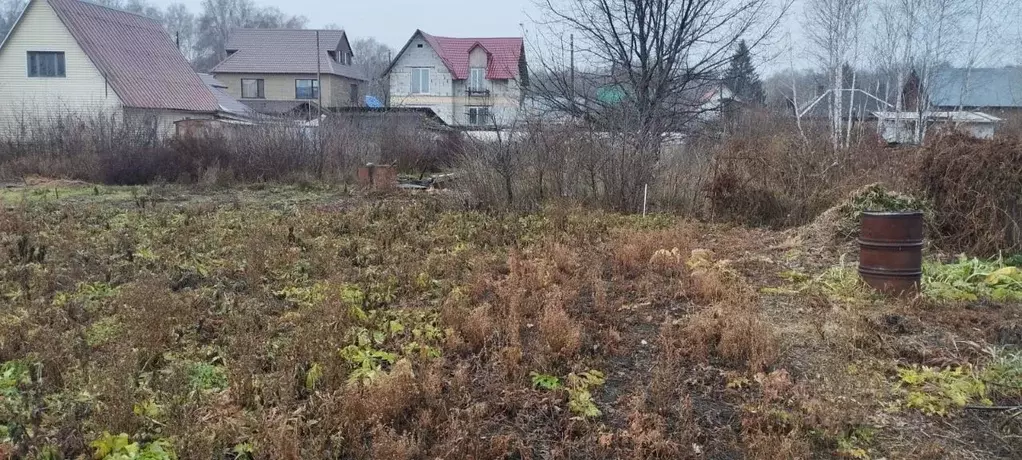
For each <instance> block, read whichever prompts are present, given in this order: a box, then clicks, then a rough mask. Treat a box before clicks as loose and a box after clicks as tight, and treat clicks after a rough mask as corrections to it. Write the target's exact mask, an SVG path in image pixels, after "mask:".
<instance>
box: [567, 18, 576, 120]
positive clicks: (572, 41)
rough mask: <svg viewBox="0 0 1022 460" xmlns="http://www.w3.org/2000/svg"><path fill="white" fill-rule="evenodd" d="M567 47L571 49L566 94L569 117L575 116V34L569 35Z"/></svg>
mask: <svg viewBox="0 0 1022 460" xmlns="http://www.w3.org/2000/svg"><path fill="white" fill-rule="evenodd" d="M569 46H570V47H571V78H570V79H571V81H570V82H569V84H570V85H571V91H569V92H568V94H570V95H571V116H572V117H574V116H575V34H571V36H570V38H569Z"/></svg>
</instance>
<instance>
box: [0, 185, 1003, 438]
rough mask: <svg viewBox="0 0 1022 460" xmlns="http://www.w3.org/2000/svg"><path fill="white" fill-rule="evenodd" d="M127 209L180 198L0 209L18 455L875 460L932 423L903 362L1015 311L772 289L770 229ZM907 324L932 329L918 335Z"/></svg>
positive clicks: (330, 198)
mask: <svg viewBox="0 0 1022 460" xmlns="http://www.w3.org/2000/svg"><path fill="white" fill-rule="evenodd" d="M175 190H178V192H177V193H181V194H180V195H178V196H175V195H174V193H175ZM263 193H265V194H263ZM136 195H141V196H147V197H165V198H164V199H165V200H166V201H159V200H156V199H154V201H152V202H149V203H146V204H144V205H143V204H141V203H140V202H139V201H137V200H136V199H135V198H134V197H132V194H130V193H126V194H125V196H126V198H124V199H123V200H121V201H116V200H113V199H112V198H110V197H111V196H110V195H107V194H106V192H105V191H101V193H100V194H99V195H98V197H97V196H93V195H85V196H80V195H79V196H75V197H74V198H73V199H72V198H65V199H63V200H57V201H52V200H51V201H43V200H41V199H38V198H37V199H36V201H33V200H29V201H28V202H26V203H25V204H18V205H16V206H3V207H0V213H2V216H0V296H2V299H3V301H4V302H6V304H5V307H7V308H6V310H4V312H2V313H0V364H3V363H10V362H20V361H27V362H29V363H31V366H32V369H37V370H34V371H32V372H35V373H36V374H33V378H32V381H31V383H28V384H23V385H22V386H19V387H18V388H17V392H18V393H17V394H18V395H19V397H20V395H25V397H26V398H27V399H25V401H27V402H26V403H25V404H24V405H23V406H21V405H19V406H17V407H13V406H8V405H4V404H0V416H2V417H0V423H4V424H7V423H18V424H25V423H27V424H33V423H34V424H35V425H30V426H31V427H32V431H33V433H37V434H36V435H34V436H32V437H21V438H18V439H16V440H13V441H6V440H0V450H4V449H6V451H8V452H24V453H25V454H24V455H20V454H19V455H20V456H21V457H24V456H27V455H28V453H31V452H37V451H39V450H40V449H42V448H44V447H47V446H55V447H56V448H57V450H59V451H60V452H62V453H63V454H64V458H77V457H80V456H90V455H91V454H92V449H91V448H90V447H89V445H88V444H89V442H91V441H93V440H94V439H96V437H98V436H99V434H100V433H102V431H103V430H108V431H112V432H124V433H126V434H128V435H129V436H130V437H131V439H132V440H133V441H140V442H148V441H150V440H152V439H166V440H168V441H169V442H172V444H173V445H174V447H175V450H176V452H177V454H178V456H179V457H180V458H221V457H224V456H226V457H228V458H233V456H232V454H228V452H230V451H231V450H232V449H235V448H236V447H239V446H242V447H244V446H250V448H251V449H252V450H253V455H254V457H255V458H319V457H341V458H508V457H510V458H740V457H747V458H808V457H827V456H830V455H833V454H835V453H836V452H837V451H838V450H839V441H840V440H842V439H845V438H847V437H848V433H849V432H850V430H852V429H854V428H855V427H858V426H860V425H866V424H868V423H871V420H872V418H871V417H873V416H882V417H888V420H892V422H891V424H890V425H888V426H885V427H883V428H877V430H878V431H881V430H882V436H881V435H880V434H878V435H877V439H880V440H883V441H877V442H874V443H873V444H871V445H867V444H865V441H862V442H861V443H860V444H862V445H864V446H866V447H865V448H866V449H867V450H868V451H869V454H870V455H871V456H875V457H880V456H887V457H888V458H904V457H906V455H896V454H898V453H904V452H911V451H906V450H904V449H902V448H901V447H899V446H902V445H907V441H906V440H907V439H910V438H909V435H908V434H906V431H905V430H904V429H902V428H899V427H901V426H914V425H912V423H916V425H918V423H917V422H918V421H917V420H915V419H914V418H913V417H918V415H917V414H915V413H912V412H902V413H894V414H889V413H887V412H885V409H884V404H887V403H889V402H890V401H889V399H890V389H889V386H890V383H889V381H888V376H889V375H890V374H885V373H889V372H890V366H893V365H894V364H893V363H895V362H896V361H895V360H929V359H938V358H939V359H948V360H950V359H956V360H959V361H962V360H964V361H970V360H972V361H975V360H981V359H983V358H982V356H983V355H982V354H981V353H974V352H969V353H967V352H966V351H964V350H966V349H967V348H969V349H971V346H970V347H966V346H963V345H962V344H963V343H964V342H962V340H963V339H964V340H969V341H973V342H977V344H978V343H979V342H982V341H983V340H984V338H985V337H987V336H985V335H984V334H985V332H976V331H971V332H970V328H973V329H974V328H984V331H985V330H986V329H989V330H990V331H992V332H991V333H990V334H991V335H990V336H989V337H991V339H990V340H993V339H992V337H994V336H995V335H996V334H995V333H994V332H995V330H998V329H997V328H996V327H995V325H996V324H998V321H1000V322H1001V323H1002V325H1003V324H1008V323H1005V322H1004V321H1006V320H1012V318H1011V317H1010V313H1009V312H1010V311H1013V310H1011V309H1007V308H1005V309H1003V310H997V309H995V308H994V307H988V308H985V309H984V310H983V311H982V312H977V311H975V310H969V309H957V310H955V313H954V315H953V316H952V315H951V313H949V312H948V310H951V309H950V308H948V307H947V306H935V305H921V304H920V305H917V304H905V305H897V306H889V305H885V304H878V305H874V306H872V307H870V308H872V309H875V310H876V312H871V313H870V314H868V315H864V314H862V313H861V311H860V310H853V309H850V308H847V307H846V306H844V305H842V304H841V303H840V300H834V299H829V298H820V297H812V296H787V297H786V296H782V295H780V294H769V293H764V292H761V291H760V288H762V287H768V286H776V284H774V283H775V282H777V280H778V279H779V277H778V276H777V275H776V273H775V272H779V271H781V270H782V269H784V268H783V267H781V266H780V265H779V263H775V262H769V261H764V260H774V261H777V260H786V259H784V256H783V254H779V253H777V252H776V251H774V250H771V249H768V248H765V246H768V244H767V242H768V240H770V241H774V240H780V239H781V238H780V237H779V235H776V234H772V233H770V232H768V231H765V230H763V231H750V230H746V229H736V228H732V229H722V228H721V227H717V226H710V225H702V224H696V223H690V222H684V221H677V220H672V219H666V218H663V217H651V218H647V219H638V218H633V217H629V216H618V215H613V214H606V213H588V212H584V211H580V210H577V209H573V210H567V211H566V210H564V209H551V210H548V211H545V212H544V213H540V214H533V215H526V216H522V215H509V214H507V215H506V214H483V213H478V212H472V211H464V210H461V209H456V208H455V209H452V208H450V207H447V206H448V205H445V204H443V203H439V202H436V201H432V200H430V199H421V200H420V199H415V200H396V199H392V200H383V201H375V200H365V201H362V200H359V199H352V198H343V199H342V198H340V197H339V195H338V194H333V193H332V192H330V191H323V190H320V191H311V192H310V191H309V190H294V189H270V190H266V191H261V190H256V191H236V192H232V193H231V194H230V195H216V194H212V195H210V194H203V195H200V196H190V195H187V194H185V193H184V191H182V190H181V189H174V188H167V189H165V190H163V191H162V192H160V193H159V194H157V193H155V192H145V193H142V194H138V193H136ZM30 196H31V195H30ZM107 199H109V200H110V201H103V200H107ZM19 203H20V202H19ZM338 203H341V204H338ZM325 204H329V206H325ZM107 226H109V230H108V229H107ZM768 235H772V238H767V237H766V236H768ZM22 241H25V243H19V242H22ZM19 244H20V246H21V247H22V249H20V250H19ZM42 247H45V248H46V250H45V256H40V255H39V254H41V251H40V250H38V249H36V248H42ZM693 248H699V249H697V250H693ZM409 254H424V255H425V256H424V257H410V256H409ZM814 261H815V260H803V259H797V260H793V261H791V262H790V263H793V264H794V263H798V264H809V263H811V262H814ZM826 262H827V263H836V262H835V261H829V260H828V261H826ZM804 269H805V270H810V268H804ZM862 307H863V306H861V305H860V306H858V307H856V308H862ZM958 310H961V311H958ZM942 312H943V313H942ZM891 315H900V316H901V317H906V316H909V315H911V316H912V318H921V319H918V320H917V321H921V322H925V326H924V325H920V326H912V327H906V328H904V331H902V330H901V329H898V328H896V327H894V326H888V324H889V322H890V318H891ZM863 316H866V317H867V318H868V321H867V320H863V319H862V317H863ZM1016 316H1017V315H1016ZM938 317H939V318H938ZM1006 318H1007V319H1006ZM1017 320H1018V318H1014V320H1013V321H1016V322H1017ZM898 324H902V323H898ZM905 324H909V323H908V322H905ZM911 324H915V323H911ZM1011 324H1013V323H1011ZM895 326H896V325H895ZM1002 329H1003V328H1002ZM819 331H822V332H819ZM842 331H843V332H842ZM942 334H947V337H951V338H953V339H958V340H957V341H956V342H950V341H949V342H942V340H943V339H942V337H944V335H942ZM876 337H879V339H876V340H872V339H873V338H876ZM948 340H951V339H948ZM870 341H872V342H873V344H872V345H869V344H868V342H870ZM860 342H861V343H860ZM955 344H957V345H958V348H957V349H956V348H955ZM867 345H869V346H867ZM352 347H354V350H355V352H353V351H352ZM956 350H962V351H956ZM358 351H361V352H365V353H366V354H367V355H368V356H370V359H369V360H368V361H357V360H356V357H357V356H362V355H359V354H358V353H356V352H358ZM913 351H914V352H916V354H914V355H913V354H911V353H910V352H913ZM947 362H952V361H947ZM978 362H981V361H978ZM852 367H856V368H858V369H861V370H860V371H858V373H856V374H852V373H851V371H849V370H848V369H849V368H852ZM588 371H599V372H600V373H602V374H603V375H604V376H605V381H604V382H603V383H602V384H599V385H593V386H591V387H588V388H586V391H588V396H585V398H589V400H588V401H589V402H591V403H592V404H593V405H594V406H595V408H596V409H598V410H599V411H600V413H601V414H600V415H599V416H591V417H582V416H581V415H579V414H577V413H573V412H572V411H571V409H570V407H573V406H572V405H570V404H569V401H572V398H583V396H580V395H581V394H582V392H581V391H579V390H580V388H578V387H570V388H569V387H566V385H567V382H568V381H569V379H568V376H569V375H570V374H575V375H576V376H577V375H579V374H582V373H585V372H588ZM361 372H365V373H367V374H363V373H361ZM537 375H540V376H543V377H544V378H545V379H547V380H545V381H546V382H548V383H549V379H551V378H556V379H557V381H558V382H559V385H560V386H557V385H554V384H551V386H550V387H549V388H546V387H542V386H538V385H537V384H536V383H535V382H534V378H536V376H537ZM5 401H6V400H5ZM575 402H576V403H577V402H578V401H575ZM5 404H6V403H5ZM140 404H149V406H146V407H150V409H153V408H154V407H155V409H153V411H152V412H150V413H148V415H140V414H139V413H138V412H137V411H136V406H137V405H140ZM12 407H13V408H12ZM3 411H7V412H3ZM34 413H36V414H42V416H41V417H40V418H37V419H35V420H37V421H33V418H32V417H33V414H34ZM12 421H13V422H12ZM909 422H912V423H909ZM948 423H951V424H952V426H953V427H954V429H955V430H958V431H961V432H962V433H981V432H980V431H969V430H970V426H969V425H968V424H966V423H965V422H963V421H961V420H958V419H949V420H948ZM899 424H901V425H899ZM19 426H20V425H19ZM157 428H158V430H157ZM927 429H930V430H934V429H936V430H944V431H935V432H936V433H940V434H941V436H950V435H951V434H949V433H952V432H951V431H950V430H949V429H947V428H941V427H940V426H937V427H936V428H934V427H932V426H928V427H927ZM888 439H895V441H890V442H888V441H887V440H888ZM845 441H847V439H845ZM856 442H859V441H856ZM899 443H901V444H899ZM846 444H847V442H846ZM955 445H957V444H953V443H950V442H949V443H947V445H946V446H945V447H947V448H948V449H949V452H955V453H957V452H959V451H958V450H955V447H954V446H955ZM1003 452H1008V451H1007V450H1003V451H998V452H995V453H994V454H992V455H991V456H996V455H1000V456H1002V457H1010V455H1004V454H1003ZM19 455H15V456H16V457H17V456H19ZM907 456H908V457H911V455H907Z"/></svg>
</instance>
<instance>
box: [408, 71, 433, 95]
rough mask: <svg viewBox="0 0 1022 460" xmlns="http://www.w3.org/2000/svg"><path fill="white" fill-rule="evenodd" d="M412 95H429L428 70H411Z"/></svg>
mask: <svg viewBox="0 0 1022 460" xmlns="http://www.w3.org/2000/svg"><path fill="white" fill-rule="evenodd" d="M412 94H429V69H428V68H423V67H417V68H414V69H412Z"/></svg>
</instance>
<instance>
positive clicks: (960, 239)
mask: <svg viewBox="0 0 1022 460" xmlns="http://www.w3.org/2000/svg"><path fill="white" fill-rule="evenodd" d="M922 150H923V159H922V163H921V165H920V167H919V171H918V179H919V185H920V187H921V189H922V191H923V192H924V193H925V195H926V197H927V198H928V199H930V200H931V201H932V202H933V207H934V209H935V210H936V213H935V221H934V226H933V227H934V229H935V230H936V231H935V232H933V233H934V234H932V235H931V238H932V239H934V240H935V242H936V243H937V244H938V246H939V247H941V248H942V249H944V250H947V251H954V252H965V253H969V254H975V255H988V256H994V255H997V254H998V253H999V252H1003V253H1016V252H1019V251H1022V228H1020V225H1022V140H1019V139H1018V138H1014V139H1011V138H999V139H994V140H980V139H975V138H972V137H970V136H968V135H965V134H960V133H953V134H949V135H947V136H942V137H940V138H938V139H935V140H934V141H932V142H930V143H929V144H928V145H926V146H925V147H924V148H923V149H922Z"/></svg>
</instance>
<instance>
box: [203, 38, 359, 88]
mask: <svg viewBox="0 0 1022 460" xmlns="http://www.w3.org/2000/svg"><path fill="white" fill-rule="evenodd" d="M316 32H317V31H316V30H306V29H235V30H234V31H232V32H231V36H230V38H229V39H228V40H227V46H226V47H225V48H226V49H227V51H228V52H231V53H232V54H231V55H230V56H228V57H227V59H224V60H223V62H221V63H219V64H217V65H216V67H213V70H212V72H213V73H215V74H216V73H273V74H279V73H286V74H310V75H312V74H315V73H316V71H317V67H316V57H317V56H316ZM318 32H319V69H318V70H319V71H320V72H322V73H325V74H330V75H338V76H341V77H346V78H352V79H356V80H365V76H364V75H362V73H361V72H359V71H358V70H357V69H355V67H354V66H350V65H345V64H341V63H339V62H337V61H335V60H333V59H331V58H330V55H329V54H327V52H328V51H336V50H338V49H339V48H340V47H341V41H343V40H347V38H346V36H345V34H344V31H343V30H320V31H318Z"/></svg>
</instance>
